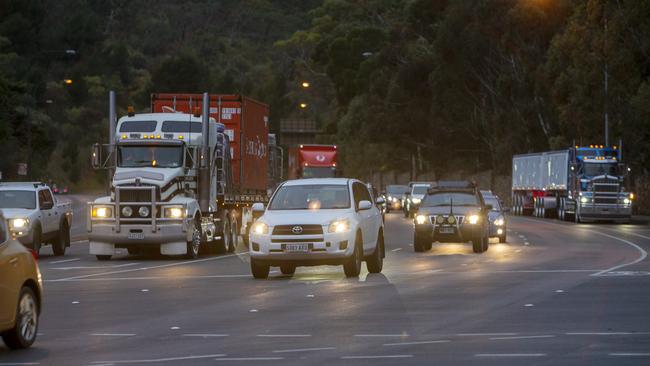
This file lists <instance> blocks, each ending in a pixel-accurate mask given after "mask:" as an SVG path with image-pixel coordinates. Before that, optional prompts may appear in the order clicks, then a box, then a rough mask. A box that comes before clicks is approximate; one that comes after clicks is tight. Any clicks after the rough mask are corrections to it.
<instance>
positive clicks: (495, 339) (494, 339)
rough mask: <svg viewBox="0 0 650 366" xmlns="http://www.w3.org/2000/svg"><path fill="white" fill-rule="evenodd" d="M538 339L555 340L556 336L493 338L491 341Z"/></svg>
mask: <svg viewBox="0 0 650 366" xmlns="http://www.w3.org/2000/svg"><path fill="white" fill-rule="evenodd" d="M537 338H555V336H554V335H550V334H549V335H537V336H518V337H492V338H490V340H491V341H497V340H509V339H537Z"/></svg>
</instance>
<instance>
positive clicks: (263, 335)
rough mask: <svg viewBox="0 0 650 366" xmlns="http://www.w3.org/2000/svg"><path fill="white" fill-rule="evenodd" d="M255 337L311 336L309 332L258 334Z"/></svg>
mask: <svg viewBox="0 0 650 366" xmlns="http://www.w3.org/2000/svg"><path fill="white" fill-rule="evenodd" d="M256 337H267V338H305V337H311V334H258V335H256Z"/></svg>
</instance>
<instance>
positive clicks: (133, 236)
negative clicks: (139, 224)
mask: <svg viewBox="0 0 650 366" xmlns="http://www.w3.org/2000/svg"><path fill="white" fill-rule="evenodd" d="M126 237H127V239H133V240H144V233H129V234H128V235H127V236H126Z"/></svg>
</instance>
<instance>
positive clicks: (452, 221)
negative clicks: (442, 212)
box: [447, 215, 456, 225]
mask: <svg viewBox="0 0 650 366" xmlns="http://www.w3.org/2000/svg"><path fill="white" fill-rule="evenodd" d="M447 222H448V223H450V224H452V225H453V224H455V223H456V217H455V216H454V215H449V216H447Z"/></svg>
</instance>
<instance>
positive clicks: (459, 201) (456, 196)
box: [422, 192, 478, 207]
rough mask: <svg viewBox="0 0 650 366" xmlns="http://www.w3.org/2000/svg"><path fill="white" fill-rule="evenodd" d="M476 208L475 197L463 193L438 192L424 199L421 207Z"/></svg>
mask: <svg viewBox="0 0 650 366" xmlns="http://www.w3.org/2000/svg"><path fill="white" fill-rule="evenodd" d="M452 203H453V205H454V206H478V201H477V200H476V196H475V195H473V194H471V193H464V192H438V193H434V194H431V195H427V196H426V197H424V201H423V202H422V207H436V206H450V205H451V204H452Z"/></svg>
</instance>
